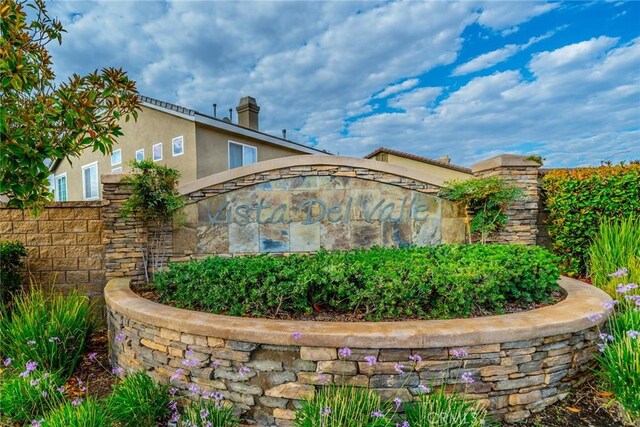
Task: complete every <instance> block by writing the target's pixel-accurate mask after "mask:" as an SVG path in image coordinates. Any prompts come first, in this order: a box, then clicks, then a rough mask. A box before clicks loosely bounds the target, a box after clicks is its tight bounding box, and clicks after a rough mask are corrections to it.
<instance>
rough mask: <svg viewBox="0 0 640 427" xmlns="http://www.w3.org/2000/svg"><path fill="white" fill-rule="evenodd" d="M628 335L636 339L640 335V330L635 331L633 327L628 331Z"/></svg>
mask: <svg viewBox="0 0 640 427" xmlns="http://www.w3.org/2000/svg"><path fill="white" fill-rule="evenodd" d="M627 335H628V336H629V338H631V339H634V340H635V339H636V338H638V337H639V336H640V332H638V331H634V330H633V329H631V330H629V331H627Z"/></svg>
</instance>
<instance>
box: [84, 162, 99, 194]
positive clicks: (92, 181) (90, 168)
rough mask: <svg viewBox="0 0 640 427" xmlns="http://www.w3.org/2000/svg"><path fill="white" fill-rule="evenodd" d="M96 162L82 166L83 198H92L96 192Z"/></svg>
mask: <svg viewBox="0 0 640 427" xmlns="http://www.w3.org/2000/svg"><path fill="white" fill-rule="evenodd" d="M98 179H99V178H98V162H93V163H90V164H88V165H85V166H83V167H82V195H83V198H84V200H94V199H97V198H98V197H99V194H98Z"/></svg>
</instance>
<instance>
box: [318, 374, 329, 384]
mask: <svg viewBox="0 0 640 427" xmlns="http://www.w3.org/2000/svg"><path fill="white" fill-rule="evenodd" d="M318 381H320V382H321V383H323V384H324V383H326V382H327V381H329V378H327V376H326V375H320V376H319V377H318Z"/></svg>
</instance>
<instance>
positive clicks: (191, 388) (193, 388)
mask: <svg viewBox="0 0 640 427" xmlns="http://www.w3.org/2000/svg"><path fill="white" fill-rule="evenodd" d="M187 389H189V391H190V392H191V393H193V394H198V393H200V387H198V385H197V384H194V383H191V384H189V386H188V387H187Z"/></svg>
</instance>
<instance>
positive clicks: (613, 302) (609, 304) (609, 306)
mask: <svg viewBox="0 0 640 427" xmlns="http://www.w3.org/2000/svg"><path fill="white" fill-rule="evenodd" d="M600 305H601V306H603V307H604V308H606V309H607V310H613V309H614V307H615V306H616V305H618V300H615V299H614V300H609V301H605V302H603V303H600Z"/></svg>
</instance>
